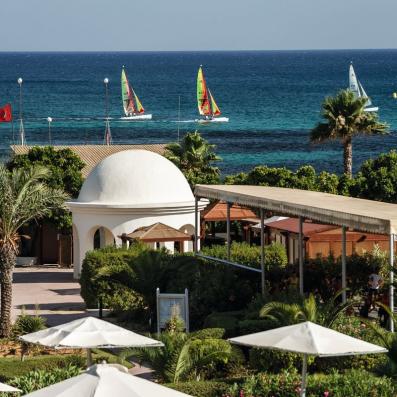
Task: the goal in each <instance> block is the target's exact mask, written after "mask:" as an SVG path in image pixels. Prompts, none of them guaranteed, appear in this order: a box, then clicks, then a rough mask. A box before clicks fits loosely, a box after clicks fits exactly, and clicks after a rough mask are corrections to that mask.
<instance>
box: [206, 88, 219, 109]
mask: <svg viewBox="0 0 397 397" xmlns="http://www.w3.org/2000/svg"><path fill="white" fill-rule="evenodd" d="M208 94H209V96H210V99H211V113H212V115H213V116H219V115H220V114H221V111H220V109H219V107H218V105H217V104H216V102H215V99H214V97H213V96H212V94H211V91H210V90H209V89H208Z"/></svg>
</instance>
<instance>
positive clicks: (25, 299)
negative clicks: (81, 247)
mask: <svg viewBox="0 0 397 397" xmlns="http://www.w3.org/2000/svg"><path fill="white" fill-rule="evenodd" d="M23 308H25V311H26V313H28V314H34V313H36V311H38V313H39V314H40V315H41V316H43V317H45V318H46V319H47V322H48V325H49V326H53V325H58V324H62V323H66V322H68V321H72V320H75V319H76V318H81V317H85V316H89V315H92V313H89V312H86V310H85V304H84V301H83V299H82V298H81V296H80V285H79V283H77V282H76V281H75V280H73V271H72V270H71V269H58V268H56V267H50V266H48V267H45V266H42V267H19V268H16V269H15V272H14V284H13V310H12V317H13V319H15V318H16V317H17V315H18V314H19V313H20V312H21V310H22V309H23Z"/></svg>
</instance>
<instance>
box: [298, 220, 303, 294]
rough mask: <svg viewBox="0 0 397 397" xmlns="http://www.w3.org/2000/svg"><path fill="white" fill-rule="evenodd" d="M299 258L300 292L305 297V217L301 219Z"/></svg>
mask: <svg viewBox="0 0 397 397" xmlns="http://www.w3.org/2000/svg"><path fill="white" fill-rule="evenodd" d="M298 245H299V247H298V258H299V292H300V294H301V295H303V217H301V216H300V217H299V238H298Z"/></svg>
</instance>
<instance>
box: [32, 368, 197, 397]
mask: <svg viewBox="0 0 397 397" xmlns="http://www.w3.org/2000/svg"><path fill="white" fill-rule="evenodd" d="M120 367H121V366H118V367H116V366H112V365H108V364H99V365H94V366H92V367H90V368H88V370H87V371H86V372H84V373H83V374H81V375H78V376H75V377H73V378H70V379H67V380H64V381H62V382H59V383H56V384H55V385H52V386H48V387H45V388H44V389H41V390H38V391H35V392H33V393H30V394H26V396H25V397H28V396H29V397H109V396H129V397H191V396H189V395H188V394H184V393H181V392H179V391H176V390H173V389H169V388H168V387H164V386H160V385H158V384H157V383H154V382H151V381H148V380H145V379H141V378H138V377H137V376H134V375H130V374H128V373H126V372H125V371H123V370H120ZM125 370H126V369H125Z"/></svg>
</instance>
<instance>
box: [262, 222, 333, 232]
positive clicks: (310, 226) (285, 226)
mask: <svg viewBox="0 0 397 397" xmlns="http://www.w3.org/2000/svg"><path fill="white" fill-rule="evenodd" d="M266 227H270V228H273V229H278V230H284V231H288V232H291V233H299V219H298V218H287V219H282V220H280V221H276V222H269V223H267V224H266ZM336 228H337V226H331V225H322V224H320V223H312V222H304V223H303V234H304V235H305V236H308V235H310V234H313V233H319V232H324V231H326V230H332V229H336Z"/></svg>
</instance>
